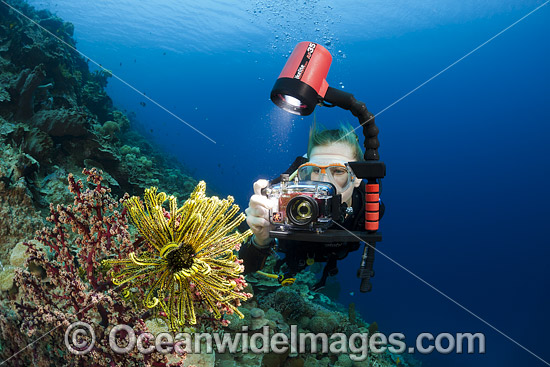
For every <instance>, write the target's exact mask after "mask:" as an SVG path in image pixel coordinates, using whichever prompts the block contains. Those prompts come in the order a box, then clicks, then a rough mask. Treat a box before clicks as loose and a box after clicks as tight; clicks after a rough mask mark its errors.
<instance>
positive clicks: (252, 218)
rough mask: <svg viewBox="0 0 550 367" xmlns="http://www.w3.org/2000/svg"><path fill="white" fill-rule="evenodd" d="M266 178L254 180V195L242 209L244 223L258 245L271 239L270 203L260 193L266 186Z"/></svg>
mask: <svg viewBox="0 0 550 367" xmlns="http://www.w3.org/2000/svg"><path fill="white" fill-rule="evenodd" d="M268 184H269V182H268V181H267V180H258V181H256V182H254V195H252V196H251V197H250V202H249V203H248V208H247V209H246V210H245V211H244V212H245V214H246V223H248V225H249V226H250V229H251V230H252V232H253V233H254V236H255V238H254V241H255V242H256V244H257V245H259V246H262V247H264V246H267V245H268V244H269V243H270V242H271V239H270V238H269V227H270V223H269V209H271V207H272V204H271V201H269V200H268V199H267V198H266V197H265V196H263V195H262V194H261V191H262V189H263V188H265V187H267V185H268Z"/></svg>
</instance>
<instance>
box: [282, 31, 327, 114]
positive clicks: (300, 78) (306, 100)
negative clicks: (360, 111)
mask: <svg viewBox="0 0 550 367" xmlns="http://www.w3.org/2000/svg"><path fill="white" fill-rule="evenodd" d="M331 62H332V56H331V55H330V52H328V50H327V49H326V48H324V47H323V46H321V45H320V44H318V43H313V42H300V43H298V44H297V45H296V47H295V48H294V51H293V52H292V54H291V55H290V57H289V58H288V61H287V62H286V64H285V67H284V68H283V71H282V72H281V74H280V75H279V78H278V79H277V81H276V82H275V85H274V86H273V90H272V91H271V100H272V101H273V103H275V104H276V105H277V106H279V107H281V108H282V109H284V110H285V111H288V112H290V113H293V114H295V115H302V116H307V115H309V114H311V113H312V112H313V110H314V109H315V106H316V105H317V103H318V102H319V101H320V100H322V99H323V98H324V97H325V93H326V92H327V88H328V83H327V81H326V77H327V74H328V70H329V69H330V64H331Z"/></svg>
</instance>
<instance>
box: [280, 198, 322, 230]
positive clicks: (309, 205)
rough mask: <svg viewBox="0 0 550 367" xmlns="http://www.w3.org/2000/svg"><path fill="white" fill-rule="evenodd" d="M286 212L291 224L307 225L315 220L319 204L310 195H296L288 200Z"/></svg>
mask: <svg viewBox="0 0 550 367" xmlns="http://www.w3.org/2000/svg"><path fill="white" fill-rule="evenodd" d="M286 214H287V217H288V219H289V220H290V222H292V224H294V225H297V226H307V225H308V224H310V223H312V222H313V221H315V220H317V217H318V216H319V206H318V205H317V202H316V201H315V199H313V198H311V197H310V196H296V197H294V198H292V199H290V201H289V202H288V205H287V209H286Z"/></svg>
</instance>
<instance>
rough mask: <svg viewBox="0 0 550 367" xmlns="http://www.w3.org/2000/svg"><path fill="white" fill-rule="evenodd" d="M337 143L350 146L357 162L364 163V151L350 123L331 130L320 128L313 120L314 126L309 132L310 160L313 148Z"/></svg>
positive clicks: (341, 124) (308, 147)
mask: <svg viewBox="0 0 550 367" xmlns="http://www.w3.org/2000/svg"><path fill="white" fill-rule="evenodd" d="M336 142H342V143H345V144H348V145H349V146H350V147H351V149H352V151H353V157H354V158H355V160H356V161H363V160H364V158H363V149H361V146H360V145H359V138H358V137H357V135H356V134H355V132H354V131H353V127H352V126H351V125H350V124H348V123H340V127H339V128H338V129H334V130H329V129H326V128H325V127H324V126H322V127H321V128H319V127H318V126H317V122H316V121H315V120H313V125H312V126H311V129H310V130H309V142H308V145H307V156H308V159H309V157H310V156H311V151H312V150H313V148H315V147H318V146H325V145H330V144H333V143H336Z"/></svg>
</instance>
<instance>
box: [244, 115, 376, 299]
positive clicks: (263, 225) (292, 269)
mask: <svg viewBox="0 0 550 367" xmlns="http://www.w3.org/2000/svg"><path fill="white" fill-rule="evenodd" d="M353 161H356V162H358V161H364V159H363V150H362V149H361V147H360V145H359V142H358V137H357V135H356V134H355V133H354V132H353V128H352V127H351V126H349V125H347V126H344V125H342V126H341V127H340V128H339V129H336V130H318V129H317V127H316V124H315V123H314V124H313V126H312V128H311V129H310V133H309V143H308V150H307V158H306V157H298V158H296V160H295V161H294V163H293V164H292V165H291V166H290V168H289V169H288V170H287V171H286V172H285V174H288V175H291V176H290V177H294V176H295V177H296V178H297V179H298V180H299V181H309V182H311V181H321V182H329V183H330V184H332V185H334V187H335V188H336V194H338V195H339V196H338V197H341V202H340V203H339V204H340V205H339V208H337V212H338V213H339V215H337V216H336V217H335V218H333V222H332V225H331V227H330V228H331V229H337V230H340V229H342V227H343V228H345V229H347V230H348V231H361V230H364V226H365V224H364V223H365V219H364V218H365V182H364V181H363V180H362V179H359V178H357V177H356V176H355V174H354V173H353V171H352V169H351V168H350V166H349V165H348V162H353ZM279 181H280V179H279V178H278V179H276V180H272V181H271V182H268V181H267V180H263V179H262V180H258V181H256V182H255V183H254V195H252V197H251V198H250V202H249V206H248V208H247V209H246V210H245V213H246V222H247V224H248V225H249V227H250V229H251V230H252V232H253V235H252V236H251V237H250V238H249V239H248V241H247V242H246V243H245V244H243V246H242V247H241V249H240V251H239V257H240V258H241V259H243V264H244V267H245V269H244V273H245V274H248V273H253V272H257V271H259V270H261V269H262V268H263V266H264V264H265V261H266V259H267V257H268V256H269V255H270V254H271V253H272V252H274V251H277V252H282V253H284V254H285V257H284V258H283V259H279V260H277V262H276V264H275V269H274V270H275V272H277V273H279V272H280V271H282V272H283V275H279V276H272V277H274V278H275V277H278V280H279V282H280V283H281V284H282V285H285V280H289V279H290V280H291V281H290V282H287V284H291V283H292V282H293V278H294V277H295V275H296V274H297V273H298V272H300V271H301V270H303V269H305V268H306V266H308V265H312V264H313V263H315V262H324V263H326V265H325V267H324V269H323V273H322V276H321V279H320V280H319V281H318V282H317V283H316V284H315V285H314V286H313V290H319V289H321V288H322V287H323V286H324V285H325V282H326V279H327V277H328V276H334V275H336V274H337V273H338V268H337V261H338V260H341V259H343V258H345V257H346V256H347V255H348V253H350V252H352V251H355V250H357V249H358V248H359V246H360V241H359V239H357V240H356V241H354V240H353V239H352V240H351V241H349V240H348V241H338V240H336V241H333V242H326V241H325V242H315V241H311V240H310V241H301V240H296V239H289V238H273V237H270V229H271V228H272V221H273V218H270V209H272V206H273V202H272V201H271V200H269V199H268V197H267V196H265V195H264V194H265V188H266V187H268V185H272V184H276V183H278V182H279ZM262 191H263V192H262ZM382 213H383V207H382V208H381V210H380V214H381V215H382ZM336 223H338V224H336ZM348 239H349V238H348ZM283 265H284V266H283ZM260 273H261V272H260ZM263 274H264V275H266V274H265V273H263Z"/></svg>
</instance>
